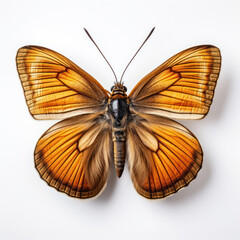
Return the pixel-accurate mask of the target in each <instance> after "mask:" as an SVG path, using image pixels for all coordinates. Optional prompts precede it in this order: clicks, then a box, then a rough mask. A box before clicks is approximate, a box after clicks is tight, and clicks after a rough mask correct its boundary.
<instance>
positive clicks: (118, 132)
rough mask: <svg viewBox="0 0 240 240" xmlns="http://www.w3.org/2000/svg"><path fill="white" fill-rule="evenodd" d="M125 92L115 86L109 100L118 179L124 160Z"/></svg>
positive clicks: (127, 108) (126, 101)
mask: <svg viewBox="0 0 240 240" xmlns="http://www.w3.org/2000/svg"><path fill="white" fill-rule="evenodd" d="M126 90H127V89H126V87H125V86H122V85H120V84H117V85H115V86H114V87H113V88H112V94H111V96H110V98H109V114H110V115H111V120H112V121H111V124H112V141H113V148H114V149H113V152H114V164H115V168H116V172H117V176H118V177H121V175H122V172H123V170H124V165H125V158H126V140H127V139H126V138H127V121H128V118H129V106H128V97H127V95H126Z"/></svg>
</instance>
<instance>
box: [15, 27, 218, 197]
mask: <svg viewBox="0 0 240 240" xmlns="http://www.w3.org/2000/svg"><path fill="white" fill-rule="evenodd" d="M85 31H86V33H87V35H88V36H89V37H90V39H91V40H92V42H93V43H94V44H95V46H96V47H97V48H98V46H97V44H96V43H95V42H94V41H93V39H92V37H91V36H90V34H89V33H88V32H87V30H86V29H85ZM153 31H154V28H153V29H152V31H151V32H150V34H149V35H148V37H147V38H146V39H145V41H144V42H143V44H142V45H141V46H140V48H139V49H138V51H139V50H140V49H141V47H142V46H143V45H144V43H145V42H146V41H147V39H148V38H149V37H150V35H151V34H152V32H153ZM98 50H99V51H100V53H101V54H102V52H101V50H100V49H99V48H98ZM138 51H137V52H136V54H137V53H138ZM136 54H135V55H134V56H133V58H134V57H135V56H136ZM102 56H103V57H104V55H103V54H102ZM133 58H132V59H131V61H132V60H133ZM104 59H105V60H106V61H107V59H106V58H105V57H104ZM16 61H17V70H18V73H19V76H20V79H21V83H22V87H23V89H24V94H25V98H26V102H27V105H28V108H29V111H30V113H31V114H32V116H33V117H34V118H35V119H40V120H42V119H44V120H45V119H46V120H47V119H64V120H62V121H60V122H59V123H57V124H55V125H54V126H52V127H51V128H50V129H48V130H47V131H46V132H45V133H44V134H43V135H42V136H41V138H40V139H39V141H38V143H37V145H36V148H35V153H34V157H35V166H36V169H37V170H38V172H39V174H40V176H41V177H42V178H43V179H44V180H45V181H46V182H47V183H48V184H49V185H50V186H52V187H54V188H56V189H57V190H59V191H61V192H64V193H66V194H68V195H70V196H72V197H77V198H91V197H94V196H97V195H98V194H100V193H101V191H102V190H103V189H104V187H105V186H106V182H107V178H108V172H109V165H110V161H112V160H114V163H115V169H116V173H117V176H118V177H121V175H122V172H123V169H124V165H125V160H127V161H128V165H129V170H130V174H131V178H132V181H133V184H134V187H135V188H136V190H137V192H138V193H139V194H141V195H142V196H144V197H146V198H149V199H156V198H164V197H166V196H168V195H170V194H173V193H175V192H177V191H178V190H179V189H181V188H182V187H185V186H187V185H188V184H189V183H190V182H191V181H192V180H193V179H194V178H195V177H196V175H197V173H198V171H199V170H200V168H201V166H202V159H203V152H202V149H201V146H200V144H199V142H198V140H197V138H196V137H195V136H194V135H193V134H192V133H191V132H190V131H189V130H188V129H187V128H185V127H184V126H182V125H181V124H179V123H177V122H176V121H173V120H171V119H170V118H176V119H201V118H203V117H205V116H206V114H207V113H208V111H209V107H210V105H211V103H212V99H213V95H214V90H215V86H216V81H217V79H218V76H219V72H220V67H221V55H220V51H219V49H218V48H217V47H215V46H211V45H201V46H196V47H192V48H189V49H187V50H184V51H182V52H180V53H178V54H176V55H175V56H173V57H171V58H170V59H169V60H167V61H166V62H164V63H163V64H162V65H160V66H159V67H157V68H156V69H154V70H153V71H152V72H150V73H149V74H148V75H147V76H145V77H144V78H143V79H142V80H140V81H139V82H138V84H137V85H136V86H135V87H134V88H133V90H132V91H131V92H130V94H129V95H127V94H126V92H127V88H126V87H125V86H124V85H123V82H122V78H123V75H124V73H125V71H126V69H127V67H128V66H129V64H130V63H131V61H130V62H129V63H128V65H127V67H126V68H125V70H124V72H123V74H122V77H121V79H120V81H118V80H117V77H116V74H115V73H114V71H113V69H112V67H111V65H110V64H109V62H108V61H107V63H108V65H109V66H110V68H111V69H112V71H113V73H114V76H115V79H116V81H115V83H114V86H113V87H112V88H111V93H109V92H108V91H107V90H105V89H104V88H103V87H102V86H101V85H100V84H99V83H98V82H97V80H95V79H94V78H93V77H92V76H90V75H89V74H88V73H86V72H85V71H84V70H83V69H81V68H80V67H78V66H77V65H75V64H74V63H73V62H71V61H70V60H69V59H67V58H66V57H64V56H62V55H61V54H59V53H57V52H54V51H52V50H50V49H47V48H44V47H38V46H25V47H22V48H20V49H19V50H18V52H17V57H16Z"/></svg>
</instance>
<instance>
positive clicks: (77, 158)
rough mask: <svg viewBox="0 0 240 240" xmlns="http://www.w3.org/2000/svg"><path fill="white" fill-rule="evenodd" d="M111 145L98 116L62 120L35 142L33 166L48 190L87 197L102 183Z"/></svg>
mask: <svg viewBox="0 0 240 240" xmlns="http://www.w3.org/2000/svg"><path fill="white" fill-rule="evenodd" d="M111 158H112V142H111V139H110V131H109V124H108V123H107V122H106V121H105V120H104V119H103V118H102V117H101V115H99V114H89V115H82V116H75V117H72V118H69V119H66V120H63V121H61V122H59V123H57V124H56V125H54V126H53V127H51V128H50V129H49V130H47V131H46V132H45V133H44V134H43V136H42V137H41V138H40V139H39V141H38V143H37V145H36V148H35V166H36V168H37V170H38V172H39V174H40V176H41V177H42V178H43V179H44V180H45V181H46V182H47V183H48V184H49V185H50V186H52V187H54V188H56V189H57V190H59V191H61V192H64V193H66V194H68V195H70V196H72V197H77V198H91V197H94V196H96V195H98V194H99V193H100V191H101V190H102V189H103V187H104V186H105V184H106V181H107V176H108V171H109V161H110V159H111Z"/></svg>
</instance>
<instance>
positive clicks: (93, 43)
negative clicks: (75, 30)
mask: <svg viewBox="0 0 240 240" xmlns="http://www.w3.org/2000/svg"><path fill="white" fill-rule="evenodd" d="M83 29H84V31H85V32H86V34H87V35H88V37H89V38H90V39H91V41H92V42H93V44H94V45H95V46H96V48H97V49H98V51H99V52H100V53H101V55H102V56H103V58H104V59H105V61H106V62H107V64H108V66H109V67H110V68H111V70H112V72H113V74H114V77H115V79H116V82H115V84H117V76H116V73H115V72H114V70H113V68H112V66H111V65H110V63H109V62H108V60H107V59H106V57H105V56H104V55H103V53H102V51H101V50H100V48H99V47H98V45H97V44H96V43H95V41H94V40H93V38H92V37H91V35H90V34H89V32H88V31H87V29H86V28H83Z"/></svg>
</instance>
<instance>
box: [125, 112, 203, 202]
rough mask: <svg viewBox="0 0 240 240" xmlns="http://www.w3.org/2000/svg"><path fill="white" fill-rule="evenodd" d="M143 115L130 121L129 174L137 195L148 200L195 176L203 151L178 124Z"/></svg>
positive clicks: (166, 193)
mask: <svg viewBox="0 0 240 240" xmlns="http://www.w3.org/2000/svg"><path fill="white" fill-rule="evenodd" d="M142 116H144V115H142ZM145 117H146V116H145ZM145 117H144V118H142V117H139V116H138V117H137V118H136V121H133V122H131V123H130V124H129V128H128V140H127V148H128V162H129V168H130V173H131V177H132V180H133V183H134V186H135V188H136V190H137V191H138V193H139V194H141V195H142V196H144V197H146V198H150V199H156V198H163V197H166V196H168V195H170V194H172V193H175V192H177V191H178V190H179V189H181V188H183V187H185V186H187V185H188V184H189V183H190V182H191V181H192V180H193V179H194V178H195V177H196V175H197V173H198V171H199V170H200V168H201V166H202V158H203V153H202V150H201V146H200V144H199V142H198V140H197V139H196V137H195V136H194V135H193V134H192V133H191V132H190V131H189V130H187V129H186V128H185V127H183V126H182V125H180V124H179V123H177V122H175V121H172V120H169V119H166V118H162V117H157V116H155V117H154V116H150V117H149V116H147V118H145ZM147 119H148V120H147Z"/></svg>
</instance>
